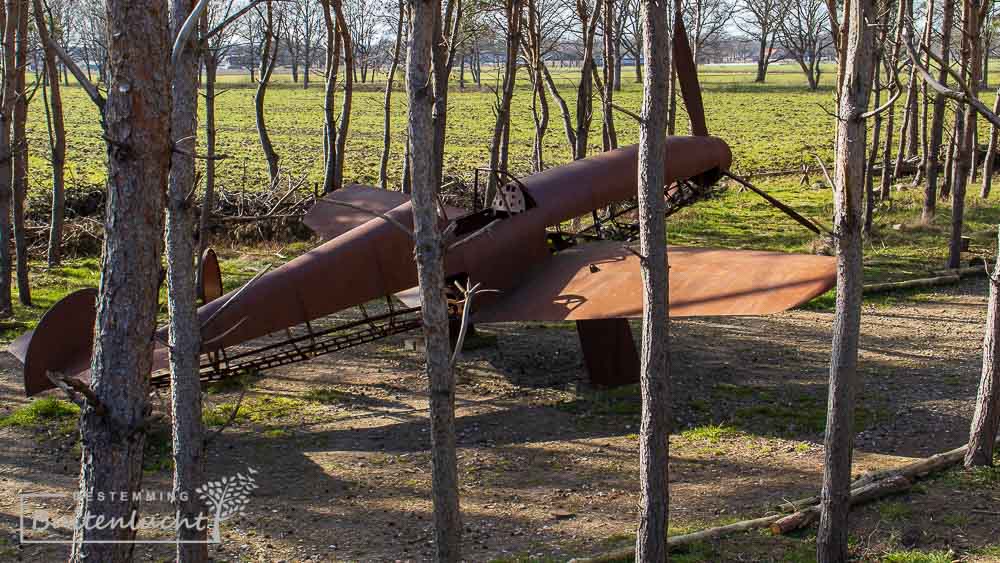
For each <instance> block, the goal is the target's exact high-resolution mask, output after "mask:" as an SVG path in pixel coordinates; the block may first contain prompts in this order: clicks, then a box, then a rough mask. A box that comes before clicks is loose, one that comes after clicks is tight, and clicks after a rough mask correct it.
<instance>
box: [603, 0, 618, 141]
mask: <svg viewBox="0 0 1000 563" xmlns="http://www.w3.org/2000/svg"><path fill="white" fill-rule="evenodd" d="M615 27H616V26H615V0H604V97H603V99H602V100H601V102H602V104H601V106H602V109H603V114H604V115H603V117H604V124H603V126H602V137H603V139H602V141H603V144H604V150H606V151H608V150H611V149H616V148H618V132H617V131H616V130H615V110H614V107H613V106H614V101H615V96H614V92H615V90H616V89H619V88H617V83H616V77H615V68H616V67H617V64H618V63H617V57H616V53H615V41H616V40H617V38H616V37H615V34H614V30H615Z"/></svg>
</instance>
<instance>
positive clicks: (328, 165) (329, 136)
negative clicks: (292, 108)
mask: <svg viewBox="0 0 1000 563" xmlns="http://www.w3.org/2000/svg"><path fill="white" fill-rule="evenodd" d="M330 3H331V0H322V2H321V4H322V5H323V22H324V24H325V25H326V87H325V89H324V92H323V169H324V173H323V193H328V192H331V191H333V190H334V189H336V179H337V118H336V117H335V111H336V103H337V73H338V71H339V68H340V49H341V45H340V41H341V35H340V34H339V33H337V22H336V20H335V18H334V16H333V8H332V7H331V4H330Z"/></svg>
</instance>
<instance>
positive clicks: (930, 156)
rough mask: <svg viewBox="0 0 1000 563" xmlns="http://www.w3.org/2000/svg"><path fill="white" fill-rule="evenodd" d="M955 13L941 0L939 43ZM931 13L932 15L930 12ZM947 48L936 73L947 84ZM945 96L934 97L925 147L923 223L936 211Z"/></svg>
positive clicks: (948, 0) (946, 39)
mask: <svg viewBox="0 0 1000 563" xmlns="http://www.w3.org/2000/svg"><path fill="white" fill-rule="evenodd" d="M931 8H933V6H931ZM954 13H955V0H943V3H942V5H941V44H943V45H948V44H950V42H951V28H952V18H953V17H954ZM931 15H933V14H932V13H931ZM948 51H949V50H948V49H942V51H941V61H942V63H943V64H942V67H941V70H940V71H939V73H938V82H940V83H941V84H948V69H947V66H948V64H949V62H948V61H949V59H950V55H949V53H948ZM944 108H945V97H944V96H943V95H941V94H940V93H939V94H937V95H936V96H935V97H934V113H933V117H932V122H931V130H930V141H929V142H928V147H927V158H926V163H925V164H926V170H927V172H926V176H927V177H926V180H927V186H926V188H925V189H924V207H923V211H922V212H921V219H922V220H923V222H924V223H930V222H931V221H933V220H934V214H935V213H936V211H937V197H938V195H937V183H938V175H939V174H940V171H941V140H942V127H943V125H944Z"/></svg>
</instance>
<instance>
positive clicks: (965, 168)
mask: <svg viewBox="0 0 1000 563" xmlns="http://www.w3.org/2000/svg"><path fill="white" fill-rule="evenodd" d="M981 1H984V0H968V1H966V2H964V3H963V5H964V9H963V10H962V29H963V33H962V35H963V41H962V71H961V76H962V79H963V80H964V81H965V82H966V83H967V84H970V85H972V87H973V88H975V86H976V85H977V84H979V72H980V71H981V70H982V67H981V66H980V64H979V61H980V56H981V55H980V52H981V50H982V25H981V22H980V17H979V10H980V4H981ZM961 111H962V112H964V114H965V115H964V117H963V124H962V129H961V131H962V136H961V138H960V141H959V143H958V155H957V159H956V161H955V182H954V185H953V186H952V199H951V243H950V244H949V247H948V267H949V268H957V267H958V266H959V264H960V263H961V261H962V232H963V229H964V223H965V193H966V188H967V187H968V184H969V176H970V172H971V171H972V159H973V158H974V155H975V150H976V147H975V146H974V145H975V130H976V110H975V108H973V107H972V105H971V104H965V105H964V107H961ZM956 134H957V133H956Z"/></svg>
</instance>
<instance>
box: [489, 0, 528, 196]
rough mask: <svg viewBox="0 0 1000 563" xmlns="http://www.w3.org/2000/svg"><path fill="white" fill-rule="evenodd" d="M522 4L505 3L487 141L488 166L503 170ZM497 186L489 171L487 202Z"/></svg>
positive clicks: (519, 1) (512, 0)
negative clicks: (499, 78)
mask: <svg viewBox="0 0 1000 563" xmlns="http://www.w3.org/2000/svg"><path fill="white" fill-rule="evenodd" d="M521 7H522V0H507V1H506V3H505V6H504V12H505V16H506V19H507V53H506V55H507V59H506V64H505V67H504V76H503V88H502V90H501V92H500V93H499V99H498V100H497V101H496V102H495V105H494V113H496V121H495V122H494V124H493V139H492V141H491V142H490V170H503V171H506V162H505V161H506V158H505V153H506V152H507V150H506V146H505V144H506V143H505V141H506V140H507V138H508V137H507V135H506V131H507V128H508V127H510V103H511V100H512V99H513V97H514V86H515V83H516V81H517V50H518V46H519V45H520V44H521ZM496 190H497V175H496V174H490V175H489V182H488V183H487V187H486V202H487V205H488V204H489V202H491V201H493V196H494V194H496Z"/></svg>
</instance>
